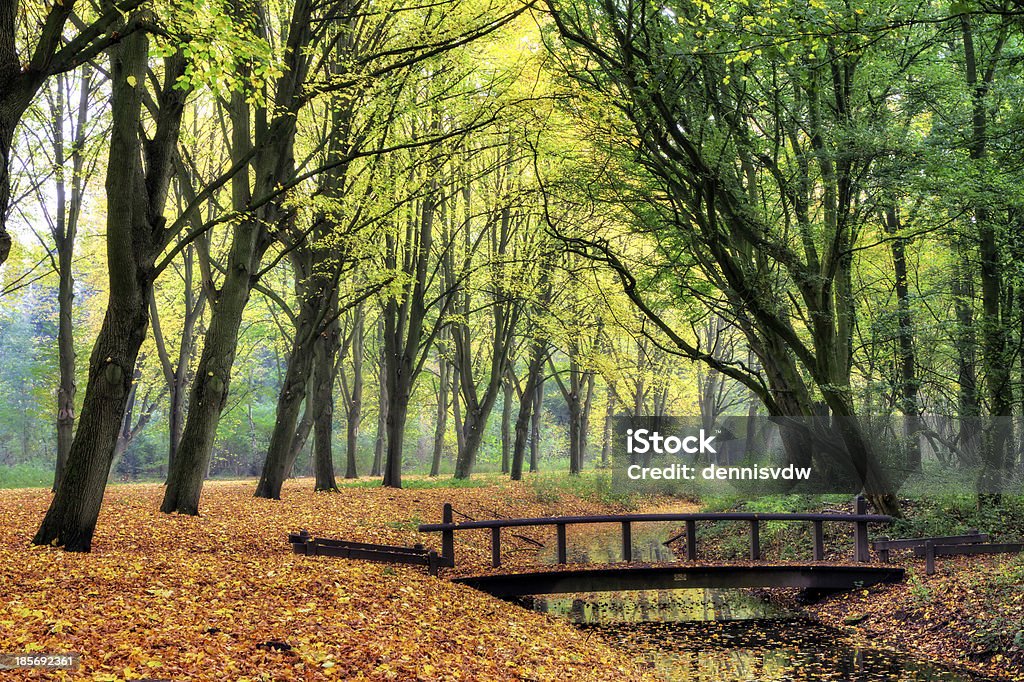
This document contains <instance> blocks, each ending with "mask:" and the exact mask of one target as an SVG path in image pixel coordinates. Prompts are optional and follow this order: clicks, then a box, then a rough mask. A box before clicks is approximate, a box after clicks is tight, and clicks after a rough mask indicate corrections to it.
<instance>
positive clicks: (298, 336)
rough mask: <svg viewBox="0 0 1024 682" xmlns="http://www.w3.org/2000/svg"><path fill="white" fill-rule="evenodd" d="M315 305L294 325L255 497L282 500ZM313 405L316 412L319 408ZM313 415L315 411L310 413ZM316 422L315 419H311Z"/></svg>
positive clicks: (313, 339)
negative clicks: (293, 336)
mask: <svg viewBox="0 0 1024 682" xmlns="http://www.w3.org/2000/svg"><path fill="white" fill-rule="evenodd" d="M318 312H319V311H318V309H317V307H316V305H315V303H314V302H312V301H309V302H307V301H303V303H302V304H301V309H300V311H299V316H298V320H297V322H296V325H295V340H294V345H293V347H292V352H291V357H290V358H289V359H288V369H287V371H286V372H285V377H284V382H283V384H282V386H281V392H280V394H279V395H278V397H277V412H276V415H277V418H276V420H275V422H274V430H273V432H272V433H271V435H270V444H269V446H268V447H267V457H266V459H265V460H264V462H263V472H262V473H261V474H260V482H259V484H258V485H257V486H256V492H255V494H254V496H255V497H262V498H265V499H268V500H279V499H281V487H282V486H283V485H284V481H285V478H286V477H287V475H288V473H289V471H290V470H291V467H292V459H291V455H292V443H293V442H294V439H295V427H296V425H297V424H298V421H299V411H300V410H301V408H302V402H303V401H304V400H305V399H306V386H307V385H308V383H309V377H310V374H311V373H312V370H313V357H314V354H315V346H316V345H317V340H318V338H319V336H320V335H319V333H318V332H319V327H320V319H319V315H318ZM319 408H320V406H316V408H314V410H315V409H319ZM313 414H315V411H314V412H313ZM314 421H316V420H314Z"/></svg>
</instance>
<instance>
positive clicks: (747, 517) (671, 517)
mask: <svg viewBox="0 0 1024 682" xmlns="http://www.w3.org/2000/svg"><path fill="white" fill-rule="evenodd" d="M754 519H760V520H761V521H794V522H796V521H837V522H845V523H857V522H861V523H890V522H892V520H893V518H892V517H891V516H884V515H882V514H774V513H773V514H761V513H754V512H707V513H700V514H602V515H596V516H548V517H538V518H528V519H485V520H481V521H462V522H460V523H452V522H451V521H445V522H443V523H424V524H421V525H420V526H419V527H418V530H419V531H420V532H421V533H437V532H443V531H446V530H473V529H479V528H493V527H494V526H501V527H502V528H511V527H519V526H557V525H558V524H560V523H561V524H566V525H572V524H587V523H621V522H623V521H630V522H632V523H646V522H651V523H654V522H666V521H752V520H754Z"/></svg>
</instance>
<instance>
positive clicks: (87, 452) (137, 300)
mask: <svg viewBox="0 0 1024 682" xmlns="http://www.w3.org/2000/svg"><path fill="white" fill-rule="evenodd" d="M148 58H149V36H148V35H147V34H145V33H142V32H134V33H132V35H131V36H129V37H128V38H126V39H125V40H123V41H122V42H121V43H119V44H118V45H116V46H114V47H112V48H111V49H110V73H111V111H112V126H111V137H110V153H109V160H108V163H107V179H106V186H107V204H108V217H107V261H108V267H109V273H110V279H109V287H110V289H109V300H108V303H107V313H106V316H105V318H104V321H103V327H102V328H101V329H100V332H99V335H98V336H97V338H96V342H95V344H94V346H93V351H92V356H91V357H90V360H89V381H88V384H87V385H86V390H85V399H84V401H83V404H82V413H81V417H80V419H79V426H78V430H77V431H76V433H75V438H74V441H73V442H72V444H71V448H70V452H69V454H68V460H67V463H66V466H65V468H64V472H63V473H62V475H61V479H60V481H59V482H58V484H57V490H56V493H55V494H54V497H53V500H52V502H51V504H50V508H49V510H48V511H47V513H46V516H45V518H44V519H43V522H42V525H41V526H40V528H39V531H38V532H37V533H36V535H35V537H34V538H33V542H34V543H35V544H38V545H48V544H54V545H57V546H61V547H64V548H65V549H68V550H71V551H85V552H87V551H89V549H90V548H91V545H92V536H93V532H94V530H95V528H96V519H97V517H98V516H99V511H100V504H101V502H102V500H103V490H104V488H105V487H106V481H107V477H108V475H109V471H110V465H111V463H112V461H113V456H114V448H115V446H116V444H117V439H118V434H119V432H120V427H121V424H122V419H123V417H124V413H125V406H126V404H127V401H128V399H129V396H130V395H131V385H132V377H133V375H134V372H135V363H136V359H137V357H138V353H139V348H140V347H141V345H142V342H143V341H144V340H145V338H146V332H147V328H148V325H149V305H150V297H151V296H152V288H153V280H154V278H155V276H156V274H157V273H158V268H157V267H156V260H157V258H158V257H159V255H160V253H161V252H162V251H163V250H164V247H165V246H166V245H167V243H168V233H169V232H170V230H168V228H167V226H166V224H165V218H164V215H163V214H164V207H165V203H166V199H167V191H168V185H169V183H170V178H171V173H172V166H173V164H172V160H173V155H174V151H175V148H176V145H177V139H178V133H179V131H180V127H181V118H182V112H183V110H184V104H185V98H186V95H187V91H188V89H187V88H182V87H179V81H178V79H179V77H181V76H183V75H184V73H185V65H186V62H185V60H184V58H183V57H181V56H180V55H178V54H175V55H172V56H170V57H168V58H166V59H165V63H164V78H163V81H162V82H161V83H160V84H159V85H158V88H159V89H158V91H157V93H156V101H157V103H158V109H157V111H155V112H153V113H154V115H155V118H156V120H155V125H154V127H153V128H152V131H153V137H152V138H146V137H145V133H144V132H143V127H142V111H143V99H144V92H143V91H144V84H145V83H146V81H147V73H146V71H147V66H148ZM143 157H145V163H143Z"/></svg>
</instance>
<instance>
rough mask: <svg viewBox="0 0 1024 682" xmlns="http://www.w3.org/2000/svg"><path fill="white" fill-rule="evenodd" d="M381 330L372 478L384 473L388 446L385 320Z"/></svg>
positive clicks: (382, 322) (381, 321) (379, 324)
mask: <svg viewBox="0 0 1024 682" xmlns="http://www.w3.org/2000/svg"><path fill="white" fill-rule="evenodd" d="M378 327H379V330H380V334H379V337H380V343H381V346H380V358H379V361H380V364H379V365H378V371H377V438H376V439H375V440H374V443H373V466H371V467H370V475H371V476H381V475H383V473H384V451H385V450H386V449H387V444H388V373H387V367H386V364H385V363H386V361H385V357H386V350H385V348H384V320H383V318H382V319H381V320H380V321H379V322H378Z"/></svg>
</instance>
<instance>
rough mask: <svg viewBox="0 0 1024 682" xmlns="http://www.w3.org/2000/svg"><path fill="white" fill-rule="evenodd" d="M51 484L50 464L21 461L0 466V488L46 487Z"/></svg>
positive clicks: (51, 471) (51, 466) (51, 467)
mask: <svg viewBox="0 0 1024 682" xmlns="http://www.w3.org/2000/svg"><path fill="white" fill-rule="evenodd" d="M52 484H53V465H52V464H47V463H45V462H23V463H21V464H15V465H13V466H0V488H47V487H49V486H50V485H52Z"/></svg>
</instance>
